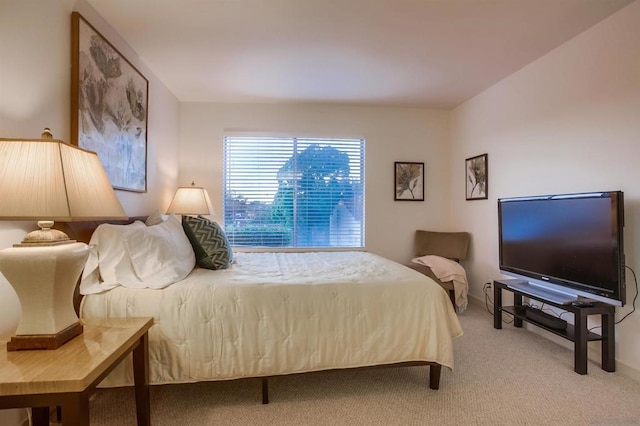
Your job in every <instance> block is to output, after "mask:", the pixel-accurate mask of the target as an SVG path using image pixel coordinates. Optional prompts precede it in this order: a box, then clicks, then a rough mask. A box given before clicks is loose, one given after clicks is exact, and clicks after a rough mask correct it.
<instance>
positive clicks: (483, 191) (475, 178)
mask: <svg viewBox="0 0 640 426" xmlns="http://www.w3.org/2000/svg"><path fill="white" fill-rule="evenodd" d="M464 173H465V178H464V180H465V184H466V193H467V200H486V199H487V198H488V194H489V155H488V154H482V155H476V156H475V157H471V158H467V159H466V160H465V162H464Z"/></svg>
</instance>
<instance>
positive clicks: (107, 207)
mask: <svg viewBox="0 0 640 426" xmlns="http://www.w3.org/2000/svg"><path fill="white" fill-rule="evenodd" d="M0 200H1V202H0V220H57V221H80V220H97V219H125V218H126V217H127V216H126V215H125V213H124V210H123V209H122V206H121V205H120V202H119V201H118V197H117V196H116V194H115V192H114V191H113V187H112V186H111V183H110V182H109V178H108V177H107V174H106V172H105V171H104V169H103V168H102V164H101V163H100V160H99V159H98V156H97V154H96V153H95V152H91V151H86V150H84V149H81V148H78V147H76V146H73V145H69V144H67V143H65V142H63V141H60V140H56V139H42V140H14V139H0Z"/></svg>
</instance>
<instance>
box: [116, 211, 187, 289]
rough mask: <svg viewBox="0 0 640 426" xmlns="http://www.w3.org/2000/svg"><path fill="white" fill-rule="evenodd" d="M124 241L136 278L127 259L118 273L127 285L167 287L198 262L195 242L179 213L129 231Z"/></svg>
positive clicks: (117, 269)
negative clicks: (184, 226)
mask: <svg viewBox="0 0 640 426" xmlns="http://www.w3.org/2000/svg"><path fill="white" fill-rule="evenodd" d="M122 240H123V243H124V247H125V250H126V252H127V254H128V260H129V261H130V264H131V266H132V267H133V270H134V271H135V277H132V276H131V274H129V273H128V265H127V264H126V260H127V259H123V260H122V261H121V262H120V263H119V264H118V266H117V267H116V275H117V278H118V281H119V282H120V283H121V284H122V285H124V286H127V287H135V288H140V287H149V288H164V287H166V286H168V285H170V284H173V283H175V282H177V281H180V280H182V279H183V278H185V277H186V276H187V275H188V274H189V272H191V271H192V270H193V268H194V266H195V264H196V256H195V254H194V252H193V248H192V247H191V243H190V242H189V239H188V238H187V236H186V235H185V233H184V229H183V228H182V224H181V223H180V220H179V219H178V218H177V217H176V216H175V215H170V216H169V217H168V218H167V220H165V221H164V222H162V223H160V224H158V225H153V226H148V227H146V228H140V229H136V230H135V231H133V232H128V233H125V234H124V235H123V236H122Z"/></svg>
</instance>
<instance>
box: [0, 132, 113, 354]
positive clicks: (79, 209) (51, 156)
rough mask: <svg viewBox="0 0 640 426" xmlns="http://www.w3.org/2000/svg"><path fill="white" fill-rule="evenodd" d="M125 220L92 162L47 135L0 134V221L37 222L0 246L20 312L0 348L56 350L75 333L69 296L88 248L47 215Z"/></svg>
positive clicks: (92, 156) (0, 261) (1, 267)
mask: <svg viewBox="0 0 640 426" xmlns="http://www.w3.org/2000/svg"><path fill="white" fill-rule="evenodd" d="M107 219H126V215H125V213H124V211H123V209H122V206H121V205H120V202H119V201H118V198H117V197H116V194H115V192H114V191H113V187H112V186H111V183H110V182H109V178H108V177H107V175H106V173H105V171H104V169H103V167H102V164H101V163H100V160H99V159H98V156H97V155H96V153H95V152H91V151H86V150H84V149H81V148H78V147H76V146H73V145H69V144H67V143H65V142H63V141H60V140H57V139H53V137H52V135H51V132H50V131H49V129H45V131H44V133H43V134H42V139H0V220H13V221H17V220H37V221H38V226H39V227H40V228H41V229H39V230H36V231H32V232H30V233H29V234H27V235H26V236H25V238H24V240H23V241H22V243H21V244H15V245H14V246H13V247H11V248H7V249H4V250H1V251H0V272H2V274H3V275H4V276H5V278H6V279H7V280H8V281H9V283H10V284H11V286H12V287H13V288H14V290H15V292H16V294H17V295H18V298H19V299H20V305H21V307H22V317H21V319H20V322H19V323H18V328H17V330H16V335H15V336H12V337H11V340H10V341H9V342H7V350H9V351H15V350H24V349H56V348H58V347H60V346H62V345H63V344H64V343H65V342H67V341H68V340H70V339H72V338H73V337H75V336H77V335H78V334H80V333H82V324H81V322H80V321H79V319H78V316H77V314H76V312H75V309H74V307H73V294H74V290H75V287H76V284H77V282H78V278H79V277H80V274H81V272H82V269H83V268H84V264H85V262H86V259H87V256H88V254H89V250H88V246H87V245H86V244H84V243H79V242H76V241H75V240H70V239H69V237H68V236H67V235H66V234H65V233H64V232H62V231H59V230H57V229H52V226H53V223H54V222H53V221H54V220H57V221H83V220H107Z"/></svg>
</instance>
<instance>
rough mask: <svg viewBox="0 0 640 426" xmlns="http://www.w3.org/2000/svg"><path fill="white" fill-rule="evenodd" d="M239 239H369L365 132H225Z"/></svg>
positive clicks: (320, 244)
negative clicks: (345, 135)
mask: <svg viewBox="0 0 640 426" xmlns="http://www.w3.org/2000/svg"><path fill="white" fill-rule="evenodd" d="M224 222H225V232H226V234H227V238H228V239H229V241H230V242H231V245H233V246H234V247H239V246H244V247H300V248H312V247H313V248H330V247H349V248H359V247H364V140H362V139H309V138H305V139H303V138H271V137H268V138H267V137H225V140H224Z"/></svg>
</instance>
